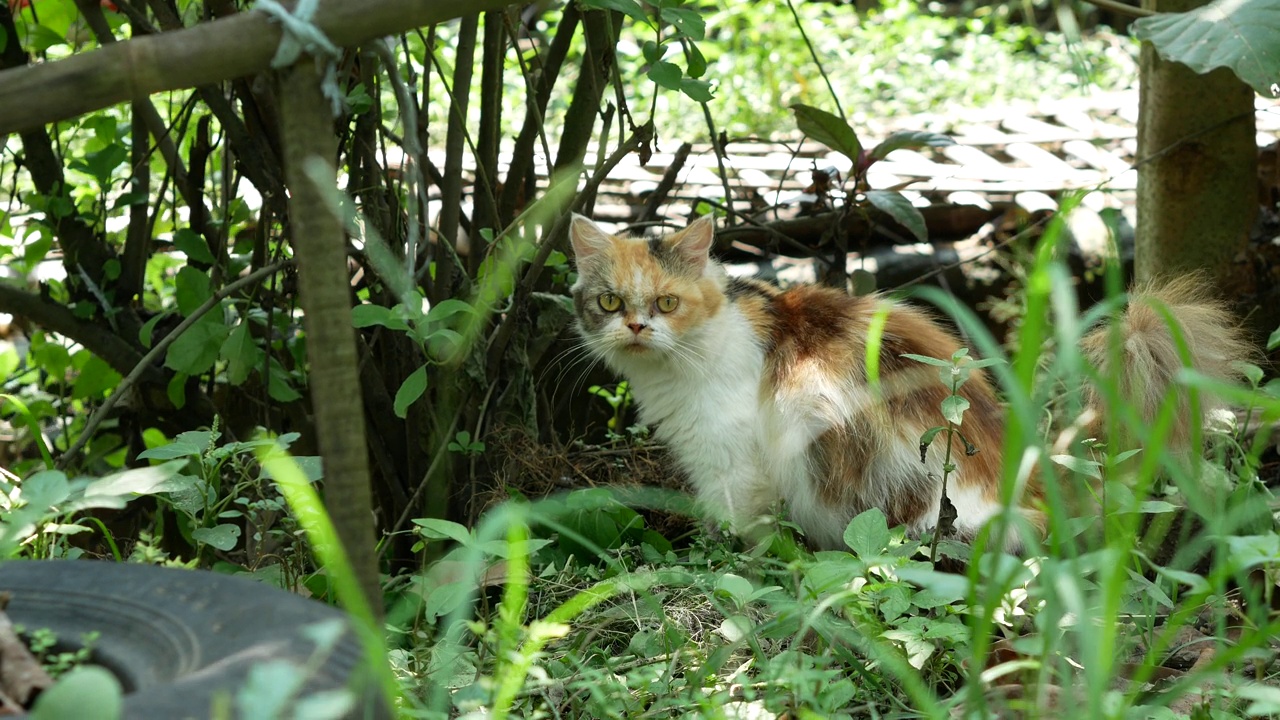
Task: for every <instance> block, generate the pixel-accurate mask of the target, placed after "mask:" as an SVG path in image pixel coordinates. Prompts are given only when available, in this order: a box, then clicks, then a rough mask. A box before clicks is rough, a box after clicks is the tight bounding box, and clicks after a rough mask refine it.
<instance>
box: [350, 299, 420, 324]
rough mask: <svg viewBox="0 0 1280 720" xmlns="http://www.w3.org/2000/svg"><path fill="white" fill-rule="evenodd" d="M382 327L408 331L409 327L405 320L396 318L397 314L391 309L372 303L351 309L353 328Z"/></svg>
mask: <svg viewBox="0 0 1280 720" xmlns="http://www.w3.org/2000/svg"><path fill="white" fill-rule="evenodd" d="M374 325H380V326H382V327H392V326H393V325H396V326H398V327H394V328H393V329H395V330H405V329H408V327H409V326H408V325H406V324H405V323H404V321H403V320H401V319H400V318H398V317H396V315H395V313H394V312H393V311H392V309H391V308H389V307H383V306H382V305H375V304H372V303H362V304H360V305H356V306H355V307H353V308H351V326H352V327H358V328H365V327H373V326H374Z"/></svg>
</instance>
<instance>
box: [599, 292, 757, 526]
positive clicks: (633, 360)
mask: <svg viewBox="0 0 1280 720" xmlns="http://www.w3.org/2000/svg"><path fill="white" fill-rule="evenodd" d="M649 320H650V322H651V327H652V330H653V339H652V341H651V342H650V343H649V349H648V350H647V351H645V352H642V353H637V352H634V351H629V350H626V349H625V348H618V347H617V346H614V347H607V346H605V347H601V346H597V347H596V348H595V349H596V350H597V351H598V352H600V353H601V355H602V356H603V357H604V359H605V361H606V362H607V363H608V364H609V365H610V366H611V367H612V368H613V369H614V370H616V371H618V372H619V373H621V374H622V375H623V376H625V377H626V378H627V380H628V382H629V383H630V386H631V391H632V393H634V395H635V399H636V401H637V402H638V403H639V405H640V420H641V422H644V423H646V424H656V425H657V431H656V437H657V438H658V439H659V440H661V441H662V442H664V443H667V444H668V445H669V446H670V447H671V449H672V450H673V452H674V454H675V456H676V458H677V460H678V461H679V463H680V465H681V466H682V469H683V470H684V471H685V472H686V473H688V475H689V480H690V482H691V483H692V484H693V487H694V489H695V491H696V492H697V494H698V498H699V499H700V500H701V501H702V502H703V503H704V504H705V505H706V506H707V508H708V510H710V511H712V512H713V513H715V514H716V515H717V516H718V517H719V518H721V519H725V520H729V521H730V522H731V523H732V525H733V526H734V527H735V528H740V529H745V528H746V527H748V526H749V525H750V524H751V522H752V521H753V520H754V519H755V518H756V517H757V516H758V515H760V514H762V513H763V512H765V511H767V509H768V507H769V505H770V504H771V503H772V502H773V500H774V499H775V497H776V489H775V484H774V483H773V482H770V479H769V478H767V477H766V476H765V475H764V474H763V473H762V472H761V465H762V460H763V454H762V452H761V444H760V442H759V441H760V437H761V430H762V429H763V428H762V423H761V417H760V412H759V407H760V398H759V395H760V377H761V374H762V372H763V370H764V349H763V348H761V347H760V343H759V341H758V340H757V338H756V337H755V335H754V333H753V332H752V329H751V326H750V324H749V323H748V322H747V320H746V318H744V317H743V316H742V313H741V312H739V311H738V309H737V308H735V307H733V306H732V305H728V306H726V307H725V308H724V309H722V310H721V311H720V312H719V313H717V314H716V315H715V317H713V318H711V319H710V320H708V321H707V322H704V323H702V324H701V325H699V326H698V327H697V328H695V329H694V330H691V331H690V332H688V333H686V334H685V335H684V336H683V337H681V338H679V339H676V338H674V336H673V335H671V334H670V333H669V332H667V331H666V328H665V327H664V326H663V323H662V319H661V318H660V317H653V318H650V319H649ZM617 322H618V323H619V324H621V321H620V320H619V321H617ZM623 330H624V331H625V332H626V333H631V331H630V330H629V329H626V328H623ZM609 334H610V335H612V331H609ZM615 337H616V336H615ZM628 340H629V338H628ZM726 350H727V352H726Z"/></svg>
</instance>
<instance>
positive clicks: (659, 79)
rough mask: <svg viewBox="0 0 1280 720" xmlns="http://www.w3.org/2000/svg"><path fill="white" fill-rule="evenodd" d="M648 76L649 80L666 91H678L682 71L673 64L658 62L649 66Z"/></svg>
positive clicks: (664, 61)
mask: <svg viewBox="0 0 1280 720" xmlns="http://www.w3.org/2000/svg"><path fill="white" fill-rule="evenodd" d="M648 75H649V79H650V80H652V81H654V82H656V83H658V84H659V85H661V86H662V87H664V88H666V89H668V90H679V89H680V78H681V77H683V76H684V71H683V70H681V69H680V66H679V65H676V64H675V63H669V62H667V61H666V60H659V61H658V62H656V63H654V64H652V65H650V66H649V73H648Z"/></svg>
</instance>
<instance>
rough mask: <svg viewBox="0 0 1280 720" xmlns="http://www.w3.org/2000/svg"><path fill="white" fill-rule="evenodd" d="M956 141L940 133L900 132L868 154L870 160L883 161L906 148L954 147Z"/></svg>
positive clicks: (886, 139)
mask: <svg viewBox="0 0 1280 720" xmlns="http://www.w3.org/2000/svg"><path fill="white" fill-rule="evenodd" d="M955 144H956V141H955V140H952V139H951V137H950V136H949V135H943V134H941V133H931V132H922V131H919V130H900V131H898V132H896V133H893V134H892V135H890V136H889V137H887V138H885V140H884V142H882V143H880V144H879V145H876V146H875V147H874V148H872V149H871V152H870V153H868V156H869V157H870V158H871V159H872V160H883V159H884V158H885V156H886V155H888V154H889V153H891V152H893V151H894V150H904V149H906V148H922V147H942V146H944V145H955Z"/></svg>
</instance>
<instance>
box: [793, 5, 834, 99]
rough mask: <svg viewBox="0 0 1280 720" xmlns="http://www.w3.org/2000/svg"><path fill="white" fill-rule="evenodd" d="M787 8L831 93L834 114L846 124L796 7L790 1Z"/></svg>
mask: <svg viewBox="0 0 1280 720" xmlns="http://www.w3.org/2000/svg"><path fill="white" fill-rule="evenodd" d="M787 8H788V9H789V10H791V17H793V18H795V20H796V30H799V31H800V38H801V39H802V40H804V45H805V47H807V48H809V56H810V57H812V58H813V64H814V65H817V66H818V72H819V73H821V74H822V80H823V82H825V83H826V84H827V92H829V93H831V100H832V101H833V102H835V104H836V112H838V113H839V114H840V119H841V120H844V121H845V123H846V124H848V122H849V116H847V115H845V114H844V108H843V107H841V106H840V95H839V94H838V93H836V88H835V86H834V85H832V84H831V78H829V77H827V70H826V68H824V67H822V61H821V60H819V59H818V51H817V50H815V49H814V48H813V43H812V42H810V41H809V33H807V32H805V31H804V23H802V22H800V13H798V12H796V6H795V5H794V4H793V3H792V1H791V0H787Z"/></svg>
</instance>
